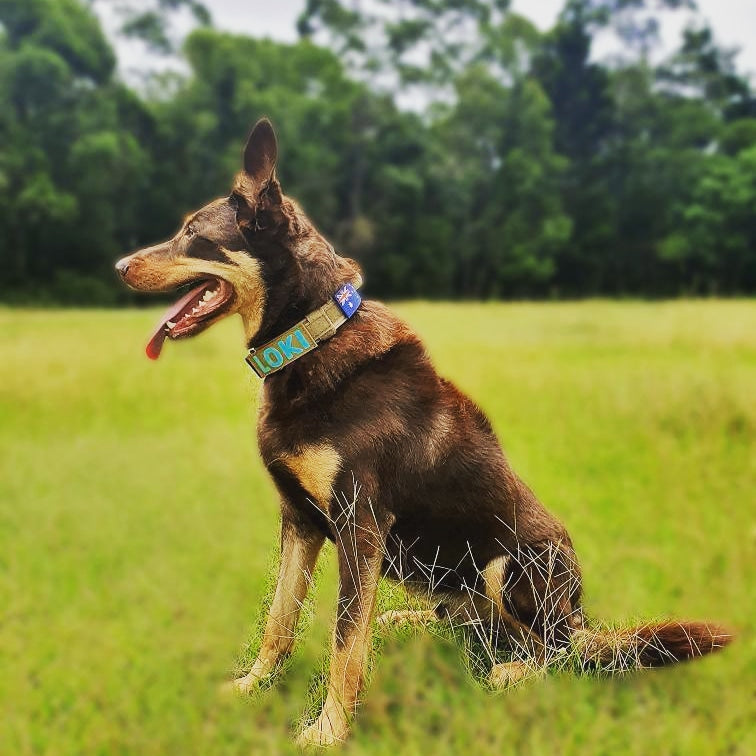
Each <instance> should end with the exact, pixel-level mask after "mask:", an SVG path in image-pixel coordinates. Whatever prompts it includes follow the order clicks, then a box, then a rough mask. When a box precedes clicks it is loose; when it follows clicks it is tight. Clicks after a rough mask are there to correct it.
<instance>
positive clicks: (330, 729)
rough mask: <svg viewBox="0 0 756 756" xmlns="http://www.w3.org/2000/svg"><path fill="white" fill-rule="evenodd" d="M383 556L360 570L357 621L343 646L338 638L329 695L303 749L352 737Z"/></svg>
mask: <svg viewBox="0 0 756 756" xmlns="http://www.w3.org/2000/svg"><path fill="white" fill-rule="evenodd" d="M382 559H383V557H382V552H380V551H378V552H377V553H376V554H374V555H373V556H371V557H370V558H367V557H366V558H365V559H364V564H363V566H362V567H361V568H360V590H359V593H358V595H357V596H356V601H355V602H354V604H353V607H352V610H353V613H354V616H353V620H352V621H351V622H350V623H349V629H348V631H347V632H346V633H345V636H344V638H343V642H342V643H339V642H337V640H336V634H334V641H333V646H332V649H331V664H330V670H329V681H328V695H327V696H326V700H325V703H324V704H323V709H322V711H321V712H320V715H319V716H318V718H317V719H316V720H315V722H313V723H312V724H311V725H310V726H309V727H308V728H307V729H305V730H304V731H303V732H302V733H301V734H300V736H299V738H298V741H297V742H298V743H299V745H301V746H306V745H318V746H329V745H334V744H335V743H338V742H340V741H343V740H345V739H346V736H347V735H348V734H349V719H350V717H351V716H352V715H353V714H354V712H355V709H356V707H357V701H358V697H359V693H360V688H361V687H362V682H363V676H364V672H365V666H366V663H367V657H368V652H369V650H370V636H371V630H372V623H371V620H372V617H373V612H374V610H375V597H376V587H377V584H378V579H379V576H380V567H381V562H382Z"/></svg>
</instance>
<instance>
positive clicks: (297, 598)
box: [234, 511, 325, 693]
mask: <svg viewBox="0 0 756 756" xmlns="http://www.w3.org/2000/svg"><path fill="white" fill-rule="evenodd" d="M324 540H325V539H324V536H323V535H322V534H320V533H318V532H317V531H312V530H309V529H307V530H305V529H303V528H302V526H301V525H297V524H296V523H294V522H293V521H292V520H291V519H290V518H289V517H287V515H286V512H285V511H284V515H283V518H282V520H281V564H280V566H279V569H278V581H277V583H276V591H275V593H274V595H273V602H272V603H271V605H270V611H269V613H268V620H267V622H266V623H265V631H264V633H263V639H262V643H261V644H260V650H259V652H258V654H257V659H256V660H255V663H254V664H253V665H252V669H251V670H250V671H249V673H248V674H246V675H244V677H240V678H238V679H237V680H234V686H235V687H236V688H237V689H238V690H240V691H241V692H243V693H246V692H248V691H250V690H251V689H252V688H253V687H255V686H256V685H257V684H258V683H259V682H260V680H262V679H263V678H264V677H265V676H266V675H268V674H270V673H271V672H272V671H273V669H274V668H275V666H276V664H277V663H278V661H279V659H281V657H282V656H283V655H284V654H286V653H288V652H289V651H290V650H291V647H292V645H293V644H294V638H295V632H296V627H297V621H298V619H299V613H300V610H301V608H302V603H303V602H304V600H305V597H306V596H307V589H308V588H309V586H310V583H311V582H312V574H313V571H314V569H315V562H316V561H317V558H318V554H319V553H320V549H321V547H322V545H323V541H324Z"/></svg>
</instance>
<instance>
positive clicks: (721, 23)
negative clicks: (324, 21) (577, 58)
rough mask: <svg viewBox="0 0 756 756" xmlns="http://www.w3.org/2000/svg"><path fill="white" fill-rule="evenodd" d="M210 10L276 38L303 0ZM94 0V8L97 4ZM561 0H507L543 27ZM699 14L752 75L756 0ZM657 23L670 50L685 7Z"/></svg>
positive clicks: (124, 60) (128, 54)
mask: <svg viewBox="0 0 756 756" xmlns="http://www.w3.org/2000/svg"><path fill="white" fill-rule="evenodd" d="M204 2H205V5H206V6H207V7H208V8H209V9H210V12H211V13H212V16H213V20H214V23H215V25H216V26H217V27H218V28H220V29H224V30H227V31H232V32H235V33H239V34H247V35H250V36H255V37H262V36H269V37H272V38H273V39H277V40H281V41H294V40H296V38H297V33H296V26H295V24H296V19H297V16H298V15H299V14H300V13H301V11H302V8H303V7H304V0H273V1H272V2H271V0H204ZM98 5H99V8H98ZM563 5H564V0H513V2H512V7H513V9H514V10H515V11H516V12H518V13H521V14H522V15H524V16H526V17H528V18H530V19H531V20H532V21H533V22H534V23H535V24H536V25H537V26H538V27H539V28H541V29H547V28H549V27H550V26H551V25H552V24H553V23H554V21H555V19H556V17H557V14H558V13H559V11H560V10H561V8H562V6H563ZM95 7H96V8H98V10H99V11H100V13H101V15H102V16H104V19H103V20H104V21H105V25H106V28H108V27H110V29H111V30H112V28H113V26H112V24H113V19H112V16H110V15H109V13H108V11H107V7H106V6H105V5H104V4H103V3H96V4H95ZM698 7H699V9H700V11H701V15H702V16H703V17H704V18H706V19H708V21H709V22H710V23H711V25H712V27H713V28H714V32H715V34H716V36H717V38H718V41H719V42H720V44H724V45H725V46H726V47H739V48H740V49H741V52H740V55H739V57H738V59H737V60H738V69H739V70H740V71H743V72H749V73H751V74H752V75H756V0H698ZM666 16H667V20H666V21H665V23H664V24H663V27H662V40H663V46H664V48H665V49H666V50H668V51H669V50H672V49H673V48H674V47H675V46H676V44H677V41H678V40H679V38H680V33H681V31H682V29H683V28H684V26H685V23H686V18H690V16H688V15H687V14H686V12H685V11H677V12H674V13H668V14H666ZM613 44H614V46H613ZM613 50H616V43H612V41H611V40H610V39H608V38H606V39H603V40H599V41H598V42H597V45H596V47H595V54H596V55H597V57H603V56H604V55H606V54H610V53H611V52H612V51H613ZM118 53H119V58H120V60H121V65H122V69H123V70H124V71H128V69H129V68H131V67H134V66H136V67H139V66H140V64H142V63H143V62H144V60H145V55H144V50H143V48H141V46H140V45H138V44H135V43H132V44H128V43H123V42H119V44H118Z"/></svg>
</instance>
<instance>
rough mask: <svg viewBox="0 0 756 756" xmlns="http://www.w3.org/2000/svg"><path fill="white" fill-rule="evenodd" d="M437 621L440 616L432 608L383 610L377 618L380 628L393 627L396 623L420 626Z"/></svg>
mask: <svg viewBox="0 0 756 756" xmlns="http://www.w3.org/2000/svg"><path fill="white" fill-rule="evenodd" d="M437 621H438V616H437V615H436V613H435V612H434V611H433V610H432V609H428V610H420V609H390V610H389V611H387V612H383V614H381V615H380V616H379V617H378V618H377V619H376V622H377V624H378V627H380V628H387V627H393V626H394V625H411V626H413V627H419V626H424V625H428V624H429V623H431V622H437Z"/></svg>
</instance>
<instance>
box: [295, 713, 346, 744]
mask: <svg viewBox="0 0 756 756" xmlns="http://www.w3.org/2000/svg"><path fill="white" fill-rule="evenodd" d="M348 735H349V723H348V722H347V720H346V717H344V716H338V717H333V716H331V717H327V716H324V715H323V714H321V715H320V716H319V717H318V718H317V719H316V720H315V721H314V722H313V723H312V724H311V725H309V727H305V729H304V730H302V732H300V733H299V736H298V737H297V745H298V746H299V747H300V748H329V747H330V746H335V745H338V744H339V743H343V742H344V741H345V740H346V739H347V736H348Z"/></svg>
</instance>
